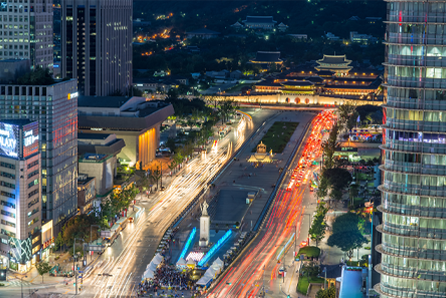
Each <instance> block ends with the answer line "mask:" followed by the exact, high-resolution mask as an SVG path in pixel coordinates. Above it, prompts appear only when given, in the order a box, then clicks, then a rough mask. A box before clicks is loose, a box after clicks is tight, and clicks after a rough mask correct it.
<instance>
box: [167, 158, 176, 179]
mask: <svg viewBox="0 0 446 298" xmlns="http://www.w3.org/2000/svg"><path fill="white" fill-rule="evenodd" d="M168 167H169V170H170V177H172V174H173V171H174V170H175V168H176V167H177V164H176V162H175V160H172V161H171V162H170V164H169V165H168Z"/></svg>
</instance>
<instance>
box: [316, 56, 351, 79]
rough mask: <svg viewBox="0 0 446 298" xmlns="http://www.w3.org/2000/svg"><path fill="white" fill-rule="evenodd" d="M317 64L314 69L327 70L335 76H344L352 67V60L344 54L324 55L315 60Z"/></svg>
mask: <svg viewBox="0 0 446 298" xmlns="http://www.w3.org/2000/svg"><path fill="white" fill-rule="evenodd" d="M316 62H317V63H318V64H319V65H318V66H316V67H315V68H316V70H319V71H321V70H329V71H332V72H334V73H335V75H336V76H346V75H347V74H348V72H349V71H350V70H351V69H352V68H353V66H350V63H352V60H348V59H347V57H346V55H324V57H323V58H322V59H319V60H317V61H316Z"/></svg>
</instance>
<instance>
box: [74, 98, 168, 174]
mask: <svg viewBox="0 0 446 298" xmlns="http://www.w3.org/2000/svg"><path fill="white" fill-rule="evenodd" d="M173 114H174V110H173V107H172V105H171V104H167V103H165V102H161V101H146V99H145V98H144V97H136V96H134V97H131V98H128V97H124V96H98V97H90V96H82V97H80V98H79V130H80V131H81V132H82V133H96V134H114V135H116V137H117V138H119V139H122V140H124V142H125V147H123V148H122V150H121V151H120V152H119V153H117V158H118V159H119V162H120V163H121V164H127V165H130V166H136V168H137V169H147V167H148V165H149V163H150V162H151V161H152V160H154V159H155V154H156V149H157V148H158V147H159V141H160V126H161V123H162V122H163V121H164V120H166V119H167V117H169V116H171V115H173Z"/></svg>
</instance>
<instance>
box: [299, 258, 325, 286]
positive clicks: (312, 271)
mask: <svg viewBox="0 0 446 298" xmlns="http://www.w3.org/2000/svg"><path fill="white" fill-rule="evenodd" d="M320 270H321V268H320V267H319V266H318V265H316V264H315V263H313V262H308V263H306V264H305V265H303V266H302V270H301V273H302V274H303V275H305V276H306V277H307V280H308V282H310V277H316V276H317V275H318V274H319V273H320Z"/></svg>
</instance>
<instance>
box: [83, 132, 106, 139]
mask: <svg viewBox="0 0 446 298" xmlns="http://www.w3.org/2000/svg"><path fill="white" fill-rule="evenodd" d="M109 136H110V134H108V133H83V132H79V133H78V134H77V139H78V140H106V139H107V138H108V137H109Z"/></svg>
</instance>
